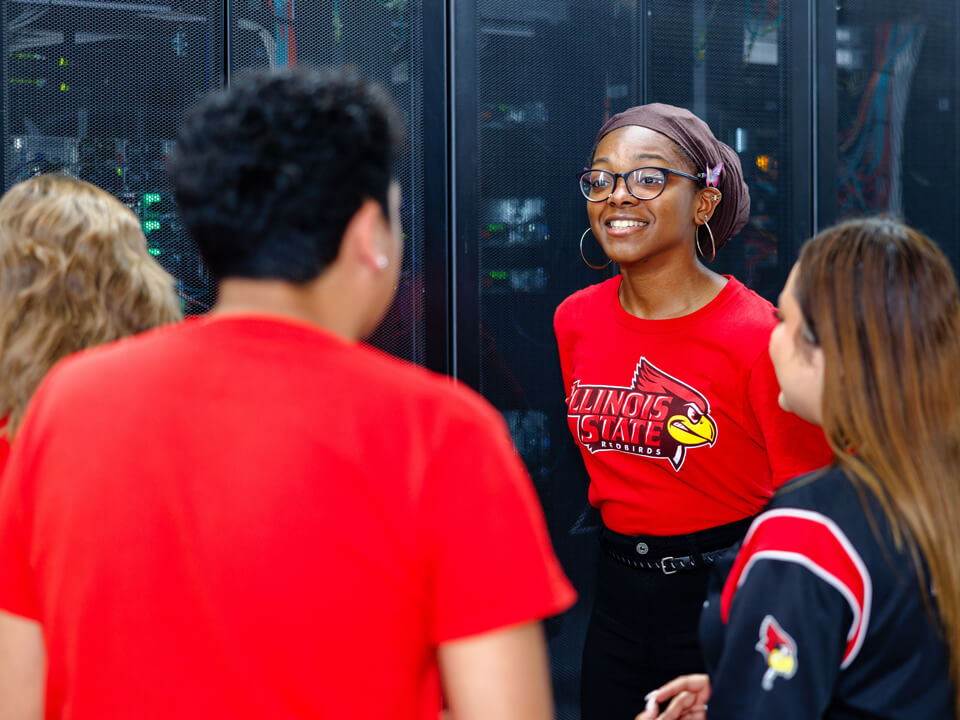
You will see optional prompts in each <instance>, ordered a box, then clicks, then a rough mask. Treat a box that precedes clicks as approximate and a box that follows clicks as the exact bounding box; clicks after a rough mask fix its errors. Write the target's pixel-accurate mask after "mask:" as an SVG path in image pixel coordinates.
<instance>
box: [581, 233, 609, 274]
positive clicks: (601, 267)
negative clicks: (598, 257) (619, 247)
mask: <svg viewBox="0 0 960 720" xmlns="http://www.w3.org/2000/svg"><path fill="white" fill-rule="evenodd" d="M588 232H590V228H587V229H586V230H584V231H583V235H581V236H580V257H581V258H583V261H584V262H585V263H586V264H587V267H590V268H593V269H594V270H603V269H604V268H606V267H608V266H609V265H610V263H612V262H613V260H611V259H610V258H607V264H606V265H594V264H593V263H592V262H590V261H589V260H587V256H586V255H584V254H583V239H584V238H585V237H586V236H587V233H588Z"/></svg>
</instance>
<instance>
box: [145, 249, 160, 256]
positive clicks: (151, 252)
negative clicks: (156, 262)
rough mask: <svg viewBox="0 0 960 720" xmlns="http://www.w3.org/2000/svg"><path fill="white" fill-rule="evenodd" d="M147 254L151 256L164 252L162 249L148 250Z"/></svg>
mask: <svg viewBox="0 0 960 720" xmlns="http://www.w3.org/2000/svg"><path fill="white" fill-rule="evenodd" d="M147 252H148V253H150V254H151V255H159V254H160V253H162V252H163V250H161V249H160V248H147Z"/></svg>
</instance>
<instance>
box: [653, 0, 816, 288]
mask: <svg viewBox="0 0 960 720" xmlns="http://www.w3.org/2000/svg"><path fill="white" fill-rule="evenodd" d="M795 5H796V2H794V1H793V0H739V1H738V2H721V3H717V2H713V1H712V0H711V1H707V0H695V1H694V2H683V3H681V2H666V1H663V0H660V1H657V2H650V3H649V10H650V12H649V16H648V28H647V37H648V38H649V47H648V50H647V57H648V58H649V68H648V71H647V101H648V102H666V103H670V104H672V105H680V106H682V107H686V108H689V109H690V110H692V111H693V112H694V113H696V114H697V115H698V116H700V117H701V118H703V119H704V120H706V122H707V124H708V125H709V126H710V128H711V130H713V132H714V134H715V135H716V136H717V138H719V139H720V140H722V141H723V142H725V143H727V144H728V145H729V146H730V147H732V148H734V149H735V150H736V151H737V152H738V153H739V155H740V163H741V165H742V166H743V171H744V179H745V180H746V183H747V185H748V186H749V188H750V201H751V212H750V220H749V222H748V223H747V226H746V227H745V228H744V229H743V230H741V231H740V233H739V235H738V236H737V237H736V238H734V239H733V240H732V241H731V242H730V243H729V244H728V245H727V246H726V247H724V248H723V249H722V250H721V251H720V252H719V253H718V254H717V258H716V261H715V262H714V264H713V269H714V270H716V271H717V272H723V273H730V274H732V275H734V276H735V277H737V278H738V279H740V280H741V281H743V282H744V283H745V284H746V285H748V286H749V287H752V288H753V289H754V290H756V291H757V292H759V293H760V294H761V295H765V296H766V297H767V298H769V299H774V298H776V295H777V294H778V293H779V292H780V289H781V288H782V286H783V278H784V274H785V271H786V269H787V267H788V265H787V263H788V262H789V261H790V258H789V257H785V256H788V255H790V254H791V253H792V251H793V249H794V248H795V247H796V245H797V244H798V243H799V242H800V241H802V239H803V236H802V235H798V234H797V229H798V221H800V220H801V219H802V220H803V224H804V225H806V221H807V220H808V218H809V213H810V210H809V204H807V206H806V207H804V208H803V217H802V218H799V217H796V213H795V211H794V205H793V204H792V199H793V198H794V197H795V196H796V195H795V194H796V193H797V192H800V193H803V194H804V195H805V196H807V197H809V195H808V193H809V187H810V182H811V176H810V174H809V173H807V174H804V175H802V176H801V179H802V181H803V184H802V186H799V187H798V186H797V183H795V182H794V177H793V176H791V169H792V168H795V167H796V165H797V163H798V162H799V163H803V162H804V155H808V156H809V154H810V144H809V143H806V144H804V145H803V146H800V147H794V146H793V144H792V141H791V136H792V130H793V128H792V125H793V122H794V118H795V116H796V114H797V113H798V112H800V113H803V112H809V110H808V108H809V97H808V95H807V92H808V88H807V86H806V85H805V84H800V85H799V86H797V85H796V84H795V81H794V78H795V76H794V72H793V71H794V65H795V60H794V50H795V48H794V43H793V38H792V35H791V32H792V31H793V30H794V28H793V27H791V17H792V15H791V11H792V10H793V7H794V6H795ZM802 62H807V59H806V58H804V59H803V60H802Z"/></svg>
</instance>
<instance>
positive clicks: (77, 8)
mask: <svg viewBox="0 0 960 720" xmlns="http://www.w3.org/2000/svg"><path fill="white" fill-rule="evenodd" d="M3 6H4V18H3V30H4V55H3V80H4V88H5V98H4V113H3V117H4V123H5V125H4V157H3V162H4V167H3V170H4V171H3V180H4V189H6V188H8V187H9V186H10V185H11V184H13V183H16V182H18V181H20V180H23V179H25V178H28V177H30V176H32V175H37V174H40V173H44V172H66V173H69V174H72V175H75V176H76V177H79V178H81V179H83V180H87V181H89V182H91V183H94V184H95V185H98V186H100V187H101V188H103V189H104V190H107V191H108V192H110V193H112V194H114V195H115V196H117V197H118V198H120V200H121V201H123V202H124V203H125V204H126V205H127V206H128V207H130V208H131V209H132V210H133V211H134V212H135V213H136V214H137V215H138V216H139V217H140V218H141V220H142V222H143V231H144V234H145V235H146V237H147V242H148V243H149V249H150V252H151V253H152V254H153V255H154V256H156V257H157V259H158V260H159V261H160V263H161V264H162V265H163V266H164V267H165V268H166V269H167V270H168V271H170V272H171V273H172V274H173V275H174V276H175V277H176V278H177V282H178V290H179V292H180V295H181V297H182V298H183V307H184V310H185V312H187V313H195V312H202V311H204V310H205V309H207V308H208V307H209V306H210V304H211V303H212V302H213V299H214V295H213V288H212V285H211V283H210V279H209V277H208V276H207V274H206V272H205V271H204V268H203V266H202V263H201V262H200V260H199V257H198V255H197V252H196V249H195V247H194V246H193V245H192V243H191V242H190V241H189V239H188V238H187V236H186V234H185V232H184V230H183V228H182V226H181V225H180V223H179V221H178V219H177V214H176V210H175V208H174V205H173V202H172V198H171V195H170V192H169V188H168V185H167V181H166V176H165V173H164V163H165V160H166V156H167V152H168V151H169V150H170V148H171V146H172V143H173V140H174V138H175V136H176V132H177V128H178V126H179V123H180V119H181V117H182V115H183V111H184V109H185V108H186V107H188V106H189V105H190V104H191V103H192V102H193V101H194V100H195V99H196V98H198V97H199V96H200V95H202V94H203V93H205V92H207V91H208V90H210V89H213V88H216V87H219V86H220V84H221V78H222V75H223V50H222V47H223V46H222V36H223V13H222V10H221V6H220V4H219V3H217V2H211V1H209V0H183V1H182V2H179V3H177V4H175V5H174V4H169V3H165V2H145V1H143V0H124V1H123V2H111V1H109V0H103V1H101V0H97V1H96V2H92V1H91V2H72V1H69V2H68V1H67V0H63V1H62V2H57V0H50V1H49V2H47V1H45V2H36V1H32V0H25V1H23V2H17V1H12V2H4V4H3Z"/></svg>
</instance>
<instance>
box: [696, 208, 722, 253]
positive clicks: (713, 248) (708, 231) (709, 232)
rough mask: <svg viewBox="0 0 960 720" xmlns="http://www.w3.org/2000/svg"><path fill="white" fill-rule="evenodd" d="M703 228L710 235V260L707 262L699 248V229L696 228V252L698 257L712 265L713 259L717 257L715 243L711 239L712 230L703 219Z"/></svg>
mask: <svg viewBox="0 0 960 720" xmlns="http://www.w3.org/2000/svg"><path fill="white" fill-rule="evenodd" d="M703 226H704V227H705V228H706V229H707V233H708V234H709V235H710V259H709V260H707V255H706V253H704V252H703V249H702V248H701V247H700V228H699V227H698V228H697V233H696V236H695V237H696V239H697V252H698V253H700V257H702V258H703V259H704V260H707V262H708V263H712V262H713V259H714V258H715V257H716V256H717V243H716V241H715V240H714V239H713V230H711V229H710V223H708V222H707V219H706V218H704V219H703Z"/></svg>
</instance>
